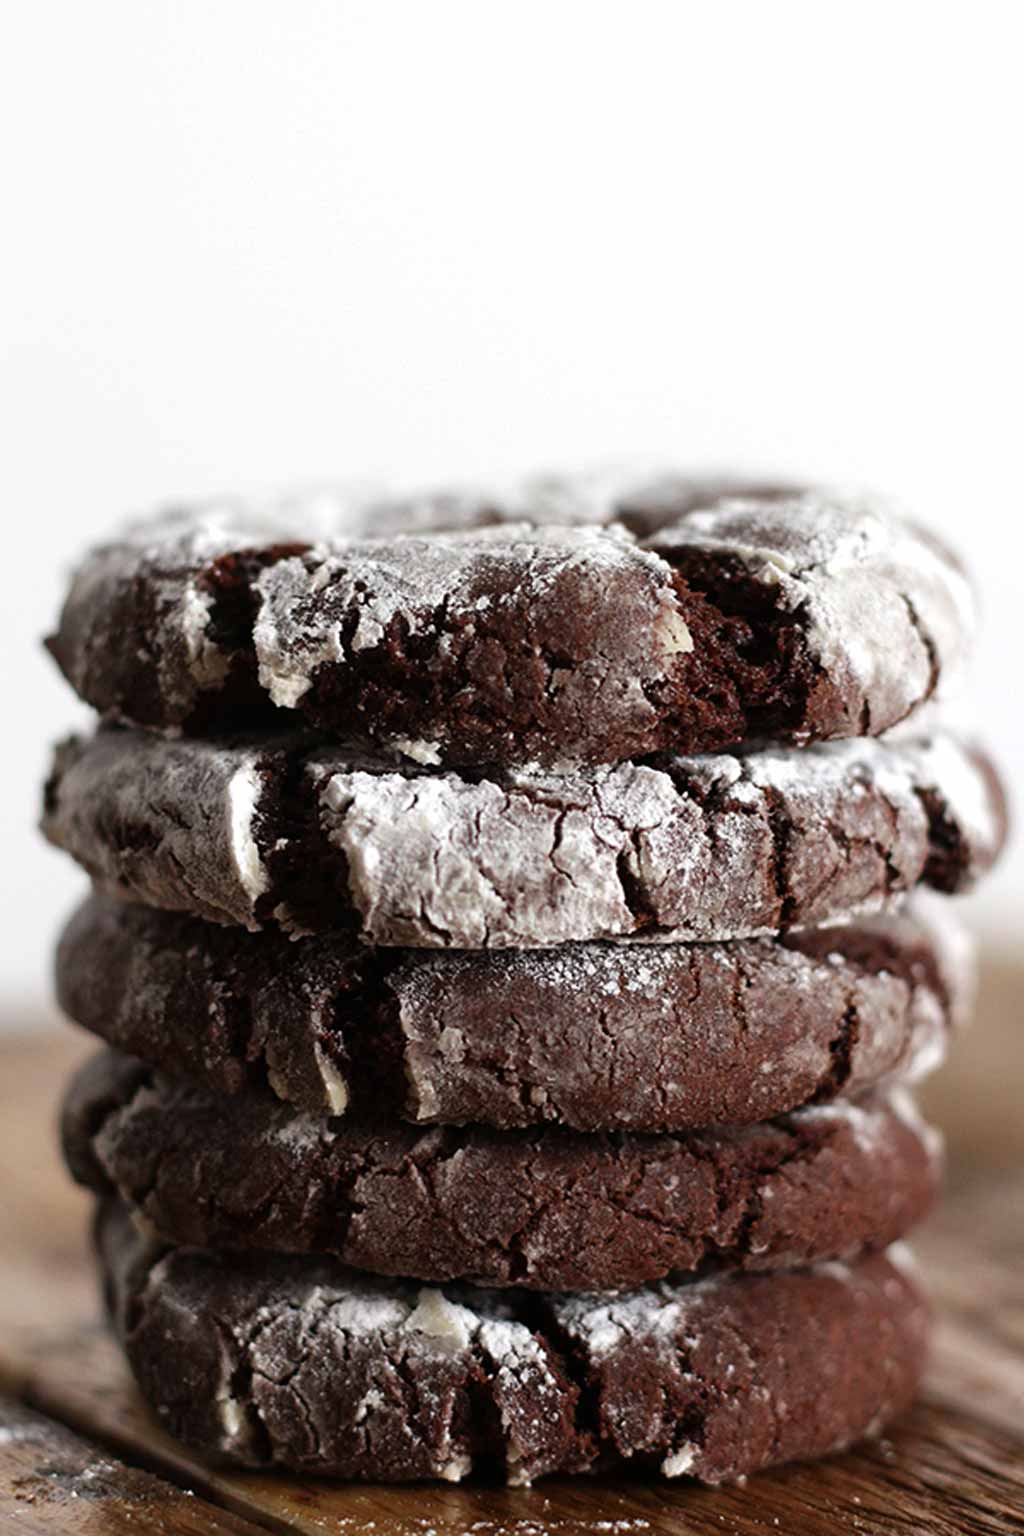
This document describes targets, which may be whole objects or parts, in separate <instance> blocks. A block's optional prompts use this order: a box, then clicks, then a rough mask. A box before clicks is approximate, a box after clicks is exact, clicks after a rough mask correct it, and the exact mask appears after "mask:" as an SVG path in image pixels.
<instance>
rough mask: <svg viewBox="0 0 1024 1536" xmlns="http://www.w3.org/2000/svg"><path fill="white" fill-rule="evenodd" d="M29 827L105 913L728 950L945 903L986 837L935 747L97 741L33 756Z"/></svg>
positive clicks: (389, 940)
mask: <svg viewBox="0 0 1024 1536" xmlns="http://www.w3.org/2000/svg"><path fill="white" fill-rule="evenodd" d="M43 830H44V831H45V833H46V835H47V837H49V839H50V841H51V842H53V843H56V844H57V845H58V846H59V847H62V848H66V849H67V851H68V852H69V853H70V854H72V855H73V857H74V858H76V859H77V860H78V862H79V863H80V864H82V865H83V866H84V867H85V868H86V869H87V870H88V871H89V873H90V874H91V875H92V877H93V879H94V880H95V881H96V882H97V884H98V885H99V886H100V887H101V888H102V889H104V890H105V891H107V892H108V893H111V894H114V895H117V896H120V897H123V898H125V899H127V900H129V901H136V902H141V903H142V904H144V905H148V906H154V907H163V908H168V909H171V910H178V911H187V912H192V913H194V914H195V915H197V916H199V917H205V918H209V919H212V920H213V921H215V922H222V923H241V924H243V925H244V926H246V927H248V928H253V929H256V928H261V927H263V926H265V925H273V924H275V923H276V924H280V926H281V927H283V928H284V929H286V930H287V931H288V932H290V933H304V932H310V931H323V930H332V929H338V928H344V927H348V928H352V929H358V930H359V932H360V935H361V937H362V938H363V939H364V940H366V941H367V942H369V943H372V944H376V945H386V946H396V945H397V946H408V947H410V948H428V949H437V948H452V949H504V948H522V949H536V948H545V947H547V946H549V945H554V944H564V943H567V942H569V941H571V940H577V939H603V938H626V937H631V936H639V937H646V938H649V939H656V940H662V941H664V940H676V939H679V940H686V939H698V940H709V939H733V938H748V937H753V936H755V935H757V934H764V933H775V932H778V931H780V930H786V929H790V928H797V927H805V926H810V925H813V924H817V923H824V922H829V921H832V920H835V919H837V918H842V917H849V916H851V915H853V914H855V913H861V912H865V911H873V910H878V909H880V908H885V907H888V906H891V905H893V904H894V903H895V902H896V900H897V899H898V898H899V897H901V896H902V895H903V894H904V893H905V892H907V891H909V890H911V889H912V888H913V887H914V886H916V885H918V884H922V883H923V884H925V885H930V886H933V887H935V888H936V889H938V890H942V891H958V890H961V889H964V888H966V887H968V886H969V885H970V884H971V883H972V881H973V880H974V879H975V877H976V876H977V875H978V874H979V873H981V872H982V871H984V870H985V869H987V868H988V867H989V865H990V864H991V863H992V861H993V859H994V858H995V857H996V855H997V853H998V851H999V849H1000V847H1001V845H1002V842H1003V840H1004V837H1005V807H1004V802H1003V798H1002V791H1001V789H1000V786H999V784H998V781H997V779H996V777H995V774H994V770H993V769H992V767H991V765H990V764H989V763H988V761H987V759H986V758H985V757H983V756H982V755H981V754H980V753H978V752H976V751H974V750H973V749H972V748H970V747H968V746H966V745H964V744H962V743H960V742H959V741H957V740H956V739H955V738H954V737H952V736H950V735H942V734H935V735H933V736H930V737H928V738H924V739H922V740H920V741H915V742H911V741H906V742H905V741H900V742H898V743H897V742H892V741H879V742H872V741H857V742H833V743H831V744H830V745H827V746H821V747H813V748H805V749H802V750H798V749H796V748H776V749H766V750H762V751H758V752H751V753H749V754H747V755H745V756H743V757H726V756H720V757H701V758H664V759H660V760H657V761H654V762H649V763H620V764H619V765H618V766H617V767H615V768H608V769H580V770H578V771H576V772H574V773H571V774H566V775H554V774H525V773H511V772H508V773H499V772H498V771H497V770H496V771H495V773H494V775H493V776H492V777H488V778H482V777H479V776H475V775H474V776H472V777H469V776H465V775H462V776H460V775H458V774H455V773H450V772H440V773H439V772H424V771H415V770H396V769H394V768H393V767H392V768H390V769H389V768H388V767H387V766H386V765H385V764H384V763H383V762H382V760H381V759H376V760H370V759H365V758H358V757H353V756H351V755H346V754H344V753H342V752H340V751H339V750H338V749H335V748H327V747H323V748H319V749H314V750H310V749H309V745H308V742H306V741H305V740H304V738H298V739H297V738H295V737H294V736H287V737H283V738H282V737H273V736H266V737H260V738H255V739H252V738H250V739H247V740H234V741H226V740H223V739H216V740H214V739H210V738H204V739H200V740H196V741H167V740H164V739H162V738H160V737H157V736H151V735H148V734H147V733H145V732H140V731H134V732H126V731H109V730H108V731H101V732H99V733H98V734H97V735H96V736H93V737H91V738H87V739H75V738H73V739H72V740H70V741H68V742H65V743H64V744H63V745H62V746H61V747H60V748H58V750H57V754H56V759H55V764H54V768H53V772H52V775H51V778H50V781H49V783H48V785H47V787H46V794H45V806H44V816H43Z"/></svg>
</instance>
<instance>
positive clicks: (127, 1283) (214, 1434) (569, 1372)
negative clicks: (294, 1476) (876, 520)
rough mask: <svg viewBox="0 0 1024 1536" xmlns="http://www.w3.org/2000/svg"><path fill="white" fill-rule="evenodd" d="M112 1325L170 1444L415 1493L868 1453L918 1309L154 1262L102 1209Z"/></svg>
mask: <svg viewBox="0 0 1024 1536" xmlns="http://www.w3.org/2000/svg"><path fill="white" fill-rule="evenodd" d="M96 1238H97V1246H98V1250H99V1257H100V1263H101V1267H102V1270H103V1274H104V1279H105V1284H106V1288H107V1295H108V1302H109V1306H110V1312H111V1317H112V1320H113V1323H114V1326H115V1329H116V1331H117V1332H118V1334H119V1335H120V1337H121V1340H122V1342H123V1344H124V1347H125V1350H126V1352H127V1355H128V1358H129V1360H130V1362H131V1365H132V1369H133V1370H134V1372H135V1375H136V1377H137V1379H138V1382H139V1385H140V1387H141V1389H142V1392H143V1394H144V1395H145V1397H146V1398H147V1399H148V1401H149V1403H150V1404H151V1406H152V1407H153V1408H154V1409H155V1411H156V1412H157V1414H158V1415H159V1417H160V1419H161V1421H162V1422H163V1424H164V1426H165V1427H166V1428H167V1429H168V1430H170V1432H171V1433H172V1434H174V1435H176V1436H177V1437H178V1438H179V1439H181V1440H184V1441H185V1442H186V1443H187V1444H189V1445H192V1446H194V1447H195V1448H196V1449H197V1450H198V1451H200V1452H201V1453H202V1454H203V1455H205V1456H207V1457H208V1458H210V1459H213V1460H219V1461H226V1462H229V1463H235V1464H240V1465H242V1466H255V1467H265V1466H271V1465H273V1466H279V1467H287V1468H290V1469H292V1470H293V1471H296V1472H301V1473H304V1474H314V1475H315V1474H320V1475H332V1476H337V1477H346V1478H369V1479H373V1480H377V1481H383V1482H406V1481H410V1480H415V1479H423V1478H437V1477H441V1478H446V1479H448V1480H450V1481H458V1480H461V1479H462V1478H463V1477H467V1476H474V1475H480V1474H482V1475H484V1476H494V1475H498V1476H504V1477H505V1478H507V1480H508V1481H509V1482H512V1483H520V1484H521V1483H529V1482H530V1481H531V1480H533V1479H535V1478H538V1477H542V1476H544V1475H546V1474H548V1473H552V1472H579V1471H584V1470H598V1469H606V1468H607V1469H611V1468H614V1467H616V1466H619V1465H621V1464H623V1463H628V1464H629V1465H630V1466H631V1467H636V1468H638V1469H642V1470H645V1471H648V1472H657V1471H660V1472H661V1473H662V1474H664V1475H665V1476H669V1477H672V1476H682V1475H686V1476H690V1477H695V1478H699V1479H700V1480H701V1481H703V1482H709V1483H718V1482H723V1481H727V1480H730V1479H734V1478H738V1477H742V1476H745V1475H746V1474H748V1473H751V1472H756V1471H758V1470H759V1469H761V1468H762V1467H766V1466H770V1465H772V1464H774V1463H778V1462H782V1461H789V1460H794V1459H804V1458H808V1457H813V1456H822V1455H827V1454H829V1453H830V1452H833V1451H838V1450H842V1449H844V1448H845V1447H846V1446H848V1445H850V1444H851V1443H853V1442H854V1441H856V1440H858V1439H860V1438H862V1437H863V1436H865V1435H874V1434H878V1433H879V1432H880V1431H881V1430H882V1429H883V1428H884V1427H885V1426H886V1425H887V1424H888V1423H889V1422H890V1420H891V1419H892V1418H893V1417H894V1416H895V1415H896V1414H897V1413H899V1412H900V1411H901V1410H902V1409H903V1408H904V1407H905V1406H906V1405H907V1403H908V1402H909V1400H910V1398H911V1397H912V1395H913V1393H914V1391H915V1389H916V1386H917V1382H918V1380H919V1377H920V1373H921V1367H922V1363H923V1357H924V1350H925V1344H926V1339H927V1326H928V1312H927V1307H926V1305H925V1303H924V1301H923V1299H922V1297H921V1294H920V1291H919V1289H918V1287H917V1284H916V1281H915V1280H914V1278H913V1275H912V1273H911V1272H909V1271H908V1269H907V1266H906V1261H905V1259H904V1257H903V1256H902V1254H896V1253H894V1254H893V1255H892V1256H888V1255H881V1254H879V1255H874V1256H872V1257H869V1258H864V1259H861V1260H859V1261H858V1262H857V1263H855V1264H853V1265H851V1266H845V1265H837V1264H829V1265H825V1266H822V1267H819V1268H817V1269H812V1270H804V1271H798V1272H795V1273H781V1274H776V1275H770V1276H765V1275H746V1276H743V1277H736V1276H731V1277H721V1278H719V1279H717V1280H712V1281H703V1282H688V1283H683V1284H676V1285H669V1284H662V1285H658V1286H652V1287H650V1288H649V1289H647V1290H641V1291H635V1292H632V1293H627V1294H625V1295H617V1296H611V1295H604V1296H602V1295H591V1296H582V1297H567V1296H558V1295H554V1296H538V1295H536V1294H535V1293H526V1292H522V1291H519V1292H516V1291H504V1292H498V1293H495V1292H488V1291H480V1290H472V1289H468V1288H456V1287H446V1289H445V1291H444V1292H438V1291H425V1290H422V1289H418V1288H417V1287H416V1286H415V1285H412V1284H408V1283H406V1282H403V1281H394V1280H391V1281H381V1280H375V1279H372V1278H370V1277H367V1276H365V1275H358V1274H355V1273H353V1272H352V1271H351V1270H346V1269H344V1268H343V1267H341V1266H340V1265H338V1264H334V1263H331V1262H330V1261H325V1260H317V1259H302V1258H285V1257H280V1256H276V1255H260V1256H252V1255H240V1254H233V1255H225V1254H216V1253H212V1252H209V1251H204V1250H201V1249H194V1248H192V1249H189V1248H184V1249H176V1250H175V1249H171V1250H167V1249H166V1248H163V1247H161V1246H160V1245H158V1244H155V1243H153V1242H152V1241H148V1240H147V1239H145V1238H143V1237H141V1236H140V1234H139V1233H138V1231H137V1230H136V1229H135V1228H134V1227H133V1225H132V1223H131V1220H130V1218H129V1217H128V1215H127V1213H126V1211H125V1210H124V1209H123V1208H121V1207H118V1206H116V1205H115V1204H113V1203H111V1204H108V1205H106V1206H104V1207H103V1208H101V1210H100V1212H99V1213H98V1219H97V1225H96Z"/></svg>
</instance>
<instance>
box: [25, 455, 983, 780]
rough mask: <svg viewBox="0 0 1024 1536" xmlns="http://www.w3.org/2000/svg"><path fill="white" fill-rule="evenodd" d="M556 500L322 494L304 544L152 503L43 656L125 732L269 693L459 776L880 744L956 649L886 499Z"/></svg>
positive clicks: (238, 517)
mask: <svg viewBox="0 0 1024 1536" xmlns="http://www.w3.org/2000/svg"><path fill="white" fill-rule="evenodd" d="M572 502H573V494H572V489H571V487H567V488H563V490H562V493H561V495H560V496H558V495H555V496H552V494H551V488H550V486H549V487H548V494H547V495H546V496H542V497H541V498H540V499H538V498H537V496H536V495H534V496H532V498H531V497H530V496H528V497H527V500H526V502H525V503H524V502H523V501H522V499H521V498H519V499H517V498H515V497H513V498H512V499H511V500H510V501H509V502H507V503H505V504H502V503H501V502H500V501H498V500H494V499H488V498H486V497H484V498H481V499H479V500H478V501H476V502H475V503H474V501H473V499H472V498H469V499H465V498H464V499H461V500H459V499H456V500H455V501H454V502H453V501H452V500H451V499H447V500H446V499H445V498H435V499H434V500H433V501H432V502H431V501H430V500H429V498H427V499H422V500H420V501H419V502H418V503H417V505H416V506H411V505H410V506H409V507H408V508H407V509H405V511H404V512H403V510H402V508H401V507H400V506H394V505H392V506H391V507H388V508H378V507H377V506H375V505H374V504H372V503H368V504H365V505H363V506H360V507H339V509H338V512H337V517H336V520H335V524H334V527H333V529H331V530H330V531H329V534H328V536H327V537H326V538H321V537H318V534H319V533H320V532H321V530H320V529H312V528H311V527H310V524H309V517H308V515H307V517H306V519H305V520H304V518H303V513H302V509H301V508H294V509H292V511H291V512H290V513H288V514H285V515H283V516H281V517H279V518H278V519H277V520H276V521H275V520H274V519H273V518H272V519H271V521H270V523H269V524H268V523H267V521H266V520H265V519H264V520H262V521H261V520H259V519H255V520H254V518H253V516H252V514H251V512H248V511H247V510H246V509H245V508H240V507H230V506H229V507H221V508H213V509H205V510H204V509H200V510H199V511H198V512H197V513H196V514H195V515H192V516H190V515H188V514H185V513H182V514H179V515H177V516H167V515H165V516H163V517H162V518H158V519H156V520H155V521H154V522H153V523H152V524H150V525H149V526H148V527H147V526H146V525H140V526H139V527H137V528H136V529H134V530H132V531H130V532H129V533H128V534H126V535H125V536H124V537H123V538H122V539H120V540H115V541H113V542H111V543H109V544H107V545H104V546H102V547H100V548H99V549H96V550H94V551H93V552H92V553H91V554H90V555H89V556H88V557H87V558H86V560H85V561H84V563H83V564H82V566H81V567H80V569H79V571H78V573H77V575H76V577H75V579H74V581H73V583H72V586H71V589H70V592H69V595H68V598H67V601H66V603H65V605H64V609H63V612H62V614H61V618H60V622H59V626H58V629H57V632H56V634H55V635H54V636H53V637H52V638H51V639H50V641H49V642H48V644H49V648H50V650H51V652H52V654H53V656H54V657H55V659H56V661H57V663H58V665H59V666H60V667H61V669H62V671H63V672H64V674H65V676H66V677H67V678H68V680H69V681H70V683H71V684H72V686H73V687H74V688H75V689H76V691H77V692H78V693H79V694H80V696H81V697H82V698H83V699H85V700H86V701H87V702H88V703H90V704H92V705H94V706H95V707H96V708H97V709H99V710H101V711H102V712H103V713H104V714H105V715H106V716H107V717H108V718H111V719H114V720H118V721H121V722H129V723H135V724H139V725H144V726H147V727H155V728H158V729H161V730H179V729H185V730H186V731H189V732H195V731H200V732H201V731H203V730H204V729H207V728H208V727H209V724H210V722H211V720H214V719H217V720H223V719H231V720H233V721H235V722H236V723H243V722H247V723H250V724H262V723H265V722H266V721H267V720H268V719H269V718H270V717H271V715H272V714H273V713H274V709H275V705H276V706H281V707H283V709H284V710H285V711H286V712H288V713H291V714H293V715H294V714H295V712H296V711H298V713H299V715H300V716H301V717H302V718H303V719H305V720H306V721H308V722H311V723H313V724H315V725H316V726H317V727H322V728H324V729H326V730H328V731H330V732H332V733H334V734H338V733H339V732H341V733H343V734H344V735H345V736H351V735H352V734H354V733H355V732H359V733H360V734H365V735H366V736H367V737H368V738H369V739H371V740H374V741H376V742H378V743H380V744H381V745H385V746H393V747H397V748H398V749H400V750H403V751H406V752H407V753H408V754H409V755H410V756H411V757H413V758H415V759H416V760H417V761H420V762H431V763H434V764H442V763H443V764H447V765H449V766H458V765H476V766H480V765H484V764H489V763H500V764H512V763H523V762H540V763H545V764H548V765H553V764H557V763H560V762H565V761H583V762H591V763H596V762H618V761H623V760H625V759H627V758H630V757H635V756H642V755H644V754H646V753H649V752H654V751H663V750H672V751H683V752H707V751H717V750H721V749H722V748H723V747H728V746H733V745H736V744H738V743H740V742H742V741H745V740H748V739H751V738H764V737H771V738H773V739H778V740H784V741H791V742H795V743H805V742H807V741H811V740H824V739H830V738H838V737H849V736H855V735H876V734H879V733H881V732H882V731H884V730H886V729H888V728H889V727H891V726H892V725H894V724H895V723H897V722H898V721H900V720H902V719H904V718H906V717H907V716H908V715H909V714H911V713H912V712H913V711H914V710H915V709H916V708H917V707H919V706H920V705H921V704H922V703H924V702H926V701H927V700H928V699H929V698H931V696H932V695H933V693H934V692H935V689H936V687H937V685H938V683H939V680H940V677H941V676H942V674H943V673H944V672H946V671H947V670H949V669H952V670H954V671H955V670H956V668H957V666H958V664H959V663H960V661H961V660H962V658H963V653H964V652H965V651H966V649H967V648H968V646H969V641H970V638H971V634H972V632H973V628H974V607H973V601H972V597H971V593H970V590H969V587H968V585H967V583H966V581H965V579H964V576H963V573H962V571H961V570H960V568H959V566H958V565H957V564H956V563H955V561H953V560H952V559H950V558H949V556H948V555H947V553H946V552H945V551H944V550H942V549H940V548H939V547H938V546H937V544H936V543H935V541H933V540H932V539H931V538H930V537H929V536H928V535H927V534H925V533H922V532H920V531H919V530H916V529H914V528H912V527H911V526H910V525H908V524H907V523H905V522H904V521H903V520H901V519H900V518H899V517H896V516H894V515H893V513H892V512H891V510H890V509H889V508H888V507H887V506H886V505H885V504H884V503H881V502H875V501H871V500H870V499H867V498H864V497H850V496H843V495H841V494H833V493H827V492H820V491H819V492H814V491H808V492H804V493H800V492H797V491H793V490H792V489H791V488H786V487H764V486H751V485H743V484H742V483H741V484H738V485H737V484H733V485H725V486H723V485H722V484H721V483H720V482H719V483H713V482H705V483H700V482H695V481H693V480H685V479H679V478H678V477H677V478H674V479H668V480H664V479H663V480H662V481H660V482H658V483H656V484H653V485H647V486H643V485H640V486H637V485H633V486H632V487H630V486H620V487H618V488H616V489H614V490H612V491H611V492H610V493H609V494H607V495H606V496H604V497H603V498H601V497H598V498H596V499H594V500H592V501H591V502H590V504H589V505H587V506H581V507H579V508H575V507H574V506H573V505H572ZM559 523H561V524H562V526H557V525H558V524H559ZM486 524H490V525H491V526H483V525H486ZM565 524H569V526H564V525H565ZM573 524H575V526H572V525H573ZM503 525H504V526H503ZM581 525H586V526H581ZM378 526H380V527H381V528H382V531H383V530H384V529H395V528H396V527H397V528H402V527H406V528H408V527H414V528H415V529H416V530H417V531H416V533H415V535H414V536H412V537H395V535H394V533H389V534H387V535H386V536H384V537H381V538H377V539H372V538H367V537H366V533H367V530H373V529H375V528H377V527H378ZM453 526H454V529H455V531H454V532H451V531H447V532H443V531H440V530H443V529H445V528H448V529H449V530H451V528H452V527H453Z"/></svg>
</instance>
